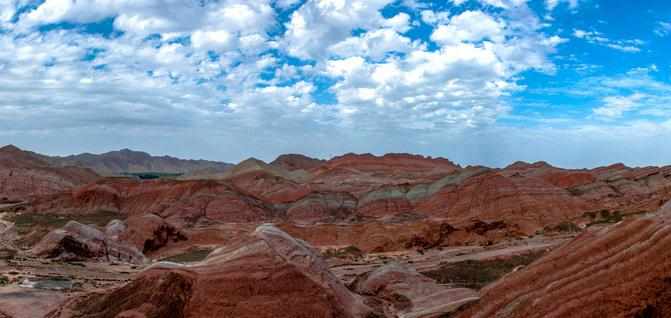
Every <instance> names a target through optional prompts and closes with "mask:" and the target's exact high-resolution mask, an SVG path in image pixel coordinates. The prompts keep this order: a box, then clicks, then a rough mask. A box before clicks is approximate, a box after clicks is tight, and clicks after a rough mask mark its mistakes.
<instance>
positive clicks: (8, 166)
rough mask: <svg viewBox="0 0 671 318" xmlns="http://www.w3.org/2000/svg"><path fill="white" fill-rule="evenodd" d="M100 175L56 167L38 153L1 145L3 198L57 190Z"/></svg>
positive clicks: (23, 198)
mask: <svg viewBox="0 0 671 318" xmlns="http://www.w3.org/2000/svg"><path fill="white" fill-rule="evenodd" d="M97 178H98V176H97V175H96V174H95V173H94V172H93V171H91V170H88V169H83V168H75V167H54V166H52V165H50V164H49V163H48V162H46V161H44V160H42V159H41V158H40V157H39V156H38V155H36V154H33V153H30V152H27V151H23V150H21V149H19V148H16V147H14V146H5V147H2V148H0V201H12V200H18V201H20V200H25V199H27V198H28V197H31V196H36V195H48V194H53V193H58V192H61V191H65V190H67V189H70V188H72V187H75V186H79V185H82V184H85V183H88V182H92V181H94V180H96V179H97Z"/></svg>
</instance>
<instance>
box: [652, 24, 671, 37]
mask: <svg viewBox="0 0 671 318" xmlns="http://www.w3.org/2000/svg"><path fill="white" fill-rule="evenodd" d="M655 34H656V35H657V36H659V37H666V36H668V35H669V34H671V22H665V21H660V22H657V27H656V28H655Z"/></svg>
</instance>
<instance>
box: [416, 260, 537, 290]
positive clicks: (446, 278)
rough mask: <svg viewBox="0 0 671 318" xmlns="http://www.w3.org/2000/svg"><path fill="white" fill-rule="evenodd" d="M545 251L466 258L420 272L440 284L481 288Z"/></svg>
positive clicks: (529, 262) (530, 261)
mask: <svg viewBox="0 0 671 318" xmlns="http://www.w3.org/2000/svg"><path fill="white" fill-rule="evenodd" d="M543 254H545V251H538V252H532V253H528V254H524V255H514V256H512V257H510V258H507V259H494V260H485V261H475V260H468V261H463V262H458V263H450V264H444V265H442V266H441V267H440V268H439V269H437V270H433V271H428V272H424V273H422V274H424V275H426V276H429V277H431V278H433V279H435V280H436V281H437V282H438V283H440V284H451V285H455V286H458V287H466V288H473V289H478V290H479V289H481V288H483V287H485V286H486V285H488V284H490V283H492V282H494V281H496V280H498V279H499V278H501V277H503V275H505V274H508V273H510V272H512V271H513V270H514V269H515V268H516V267H518V266H526V265H529V264H531V263H532V262H534V261H535V260H537V259H538V258H540V257H541V256H543Z"/></svg>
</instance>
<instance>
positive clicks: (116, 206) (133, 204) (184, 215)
mask: <svg viewBox="0 0 671 318" xmlns="http://www.w3.org/2000/svg"><path fill="white" fill-rule="evenodd" d="M100 209H103V210H111V211H117V212H119V213H120V215H123V216H133V215H144V214H150V213H151V214H156V215H158V216H160V217H162V218H165V219H169V220H172V221H173V223H174V224H187V223H192V222H195V221H197V220H198V219H201V218H206V219H212V220H218V221H225V222H261V221H264V220H269V219H271V218H272V212H273V210H272V208H269V207H267V206H266V205H265V203H263V202H261V201H259V200H257V199H255V198H252V197H249V196H246V195H244V194H241V193H240V192H238V191H237V190H235V188H234V187H232V186H231V185H229V184H227V183H225V182H220V181H214V180H193V181H174V180H152V181H142V182H140V181H135V180H131V179H118V178H111V179H105V180H102V181H100V182H97V183H95V184H91V185H88V186H85V187H83V188H79V189H76V190H74V191H72V192H69V193H63V194H60V195H55V196H47V197H42V198H39V199H37V200H36V201H35V202H33V205H32V210H33V211H36V212H51V213H64V214H86V213H92V212H95V211H97V210H100Z"/></svg>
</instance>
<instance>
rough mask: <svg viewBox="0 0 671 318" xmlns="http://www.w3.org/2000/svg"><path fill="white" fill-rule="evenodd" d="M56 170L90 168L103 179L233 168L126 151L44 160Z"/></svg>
mask: <svg viewBox="0 0 671 318" xmlns="http://www.w3.org/2000/svg"><path fill="white" fill-rule="evenodd" d="M43 158H44V160H45V161H48V162H49V163H50V164H52V165H55V166H60V167H63V166H77V167H83V168H89V169H91V170H93V171H95V172H96V173H98V174H100V175H105V176H114V175H120V174H127V173H146V172H154V173H171V174H184V173H189V172H193V171H197V170H203V169H217V170H225V169H227V168H229V167H231V166H232V165H231V164H228V163H223V162H216V161H208V160H184V159H178V158H174V157H169V156H152V155H150V154H148V153H146V152H141V151H133V150H130V149H122V150H119V151H110V152H106V153H103V154H90V153H83V154H79V155H72V156H66V157H56V156H52V157H49V156H43Z"/></svg>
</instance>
